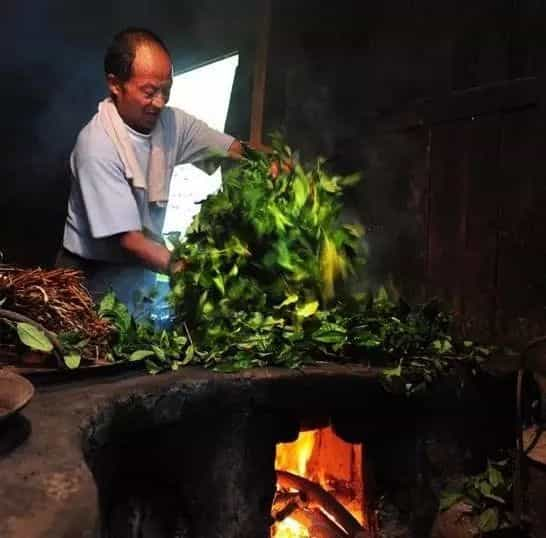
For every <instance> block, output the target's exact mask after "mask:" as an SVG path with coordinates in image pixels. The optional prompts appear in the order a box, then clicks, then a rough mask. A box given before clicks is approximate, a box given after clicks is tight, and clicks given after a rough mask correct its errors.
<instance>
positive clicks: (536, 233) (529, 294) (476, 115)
mask: <svg viewBox="0 0 546 538" xmlns="http://www.w3.org/2000/svg"><path fill="white" fill-rule="evenodd" d="M281 4H282V5H280V6H279V5H278V6H277V10H276V15H275V16H276V19H275V18H274V22H273V28H274V29H275V28H276V29H277V32H276V34H275V33H274V35H273V37H272V43H273V44H272V48H273V52H272V53H271V56H270V66H271V68H270V80H269V85H268V91H269V94H268V108H267V112H268V119H269V125H271V126H272V127H273V126H275V125H276V124H277V125H281V126H282V127H283V128H284V129H285V132H286V134H287V136H288V140H289V142H291V143H292V144H293V145H294V146H297V147H301V148H302V149H303V152H304V154H305V155H308V156H311V155H313V154H315V153H321V154H324V155H326V156H327V157H328V158H330V162H331V164H332V166H333V167H336V168H337V169H340V170H341V171H348V170H350V169H360V170H362V171H363V175H364V181H363V184H362V185H361V186H360V187H359V189H358V192H357V196H354V197H352V199H351V200H349V203H350V204H352V205H353V206H354V209H355V210H356V211H357V212H358V214H359V215H360V218H361V219H362V220H363V222H364V223H365V224H366V225H367V227H368V229H369V235H368V240H369V244H370V252H371V259H370V266H369V278H370V280H371V281H372V282H373V281H380V280H381V279H383V278H385V277H386V276H387V275H392V276H393V277H394V279H395V282H396V283H397V286H398V287H399V288H400V290H401V291H402V293H403V294H404V295H406V296H407V297H409V298H411V299H414V300H415V299H418V300H423V299H425V298H427V297H432V296H438V297H440V298H442V299H443V300H445V301H446V302H447V303H448V304H449V305H450V306H451V307H452V308H453V309H454V311H455V312H456V313H457V314H458V315H459V316H460V319H461V320H463V322H462V323H461V328H462V330H463V331H464V332H465V334H467V335H468V336H469V337H478V338H484V339H485V338H494V339H497V340H499V341H505V342H510V343H518V342H522V341H524V340H526V339H528V338H529V337H531V336H532V335H536V334H540V333H544V332H546V323H545V322H546V319H545V307H546V244H545V238H546V235H545V234H544V231H545V228H546V211H545V210H544V208H545V207H546V206H545V202H546V159H545V157H546V143H545V140H546V138H545V136H544V135H545V129H544V127H545V122H544V117H545V115H544V95H545V93H544V91H545V87H544V66H545V65H546V55H545V53H544V52H543V47H540V46H539V44H540V42H541V41H540V38H541V35H542V34H543V32H544V21H545V17H544V15H545V13H546V10H545V2H544V0H519V1H516V0H475V1H473V2H470V1H467V0H463V1H454V0H450V1H449V2H448V1H445V2H432V1H430V0H421V1H410V0H405V1H402V0H385V1H383V2H381V3H375V5H374V6H371V5H366V3H361V2H360V3H356V2H350V1H347V0H339V1H338V2H336V3H335V6H332V5H329V6H321V7H318V6H315V8H314V9H313V10H311V9H309V6H308V3H305V2H299V3H298V2H296V3H295V4H294V3H293V2H291V3H288V2H281ZM306 4H307V6H306ZM379 4H380V5H379ZM438 4H441V5H438Z"/></svg>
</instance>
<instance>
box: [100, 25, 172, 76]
mask: <svg viewBox="0 0 546 538" xmlns="http://www.w3.org/2000/svg"><path fill="white" fill-rule="evenodd" d="M150 43H153V44H156V45H158V46H159V47H161V48H162V49H163V50H164V51H165V52H166V53H167V54H168V55H169V56H170V53H169V49H167V46H166V45H165V43H164V42H163V40H162V39H161V38H160V37H159V36H158V35H157V34H155V33H154V32H152V31H150V30H146V29H145V28H126V29H125V30H123V31H121V32H119V33H118V34H116V35H115V36H114V38H113V39H112V43H110V46H109V47H108V49H107V50H106V54H105V55H104V74H105V75H115V76H116V77H117V78H118V79H119V80H120V81H121V82H127V81H128V80H129V79H130V78H131V71H132V68H133V61H134V60H135V56H136V49H137V47H138V46H139V45H144V44H150Z"/></svg>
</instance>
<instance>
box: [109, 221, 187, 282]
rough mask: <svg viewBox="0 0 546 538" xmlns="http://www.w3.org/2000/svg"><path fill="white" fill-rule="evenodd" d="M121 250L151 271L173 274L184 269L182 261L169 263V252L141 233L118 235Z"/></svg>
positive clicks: (184, 263)
mask: <svg viewBox="0 0 546 538" xmlns="http://www.w3.org/2000/svg"><path fill="white" fill-rule="evenodd" d="M119 243H120V246H121V248H123V249H124V250H125V251H127V252H129V253H130V254H132V255H133V256H134V257H136V258H137V259H138V260H139V261H140V263H142V264H143V265H145V266H146V267H148V268H150V269H151V270H152V271H156V272H158V273H165V274H173V273H176V272H178V271H183V270H184V269H185V267H186V262H185V261H184V260H177V261H176V262H174V263H171V253H170V252H169V250H168V249H167V248H166V247H164V246H163V245H160V244H159V243H156V242H155V241H152V240H151V239H149V238H148V237H146V236H145V235H144V234H143V233H142V232H141V231H136V230H135V231H131V232H125V233H122V234H120V235H119Z"/></svg>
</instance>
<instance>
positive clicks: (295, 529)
mask: <svg viewBox="0 0 546 538" xmlns="http://www.w3.org/2000/svg"><path fill="white" fill-rule="evenodd" d="M275 469H277V470H282V471H288V472H290V473H293V474H296V475H299V476H302V477H304V478H307V479H309V480H312V481H313V482H315V483H316V484H319V485H320V486H321V487H322V488H323V489H324V490H326V491H328V492H330V493H331V494H333V495H334V496H335V497H336V498H337V500H338V501H339V502H340V503H341V504H342V505H343V506H345V508H346V509H347V510H348V511H349V512H351V513H352V514H353V515H354V516H355V518H356V519H357V520H358V521H360V522H361V523H363V520H364V514H363V494H364V486H363V483H362V445H359V444H358V445H357V444H350V443H346V442H345V441H343V440H342V439H340V438H339V437H337V436H336V435H335V433H334V431H333V430H332V428H331V427H327V428H322V429H319V430H313V431H306V432H300V434H299V436H298V438H297V439H296V441H294V442H292V443H279V444H278V445H277V453H276V457H275ZM326 515H327V516H328V517H330V518H331V519H333V518H332V517H331V516H330V515H329V514H326ZM271 536H272V538H309V532H308V530H307V529H306V528H305V526H304V525H302V524H301V523H299V522H298V521H296V520H295V519H293V518H290V517H287V518H285V519H284V520H283V521H281V522H279V523H276V524H275V525H273V527H272V529H271Z"/></svg>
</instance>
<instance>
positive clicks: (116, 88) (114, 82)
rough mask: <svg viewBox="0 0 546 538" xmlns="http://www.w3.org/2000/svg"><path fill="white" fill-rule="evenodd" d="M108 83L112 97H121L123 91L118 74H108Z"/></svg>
mask: <svg viewBox="0 0 546 538" xmlns="http://www.w3.org/2000/svg"><path fill="white" fill-rule="evenodd" d="M106 84H107V85H108V91H109V92H110V95H111V96H112V97H119V95H120V94H121V92H122V85H121V82H120V80H119V79H118V77H116V75H112V74H109V75H106Z"/></svg>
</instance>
